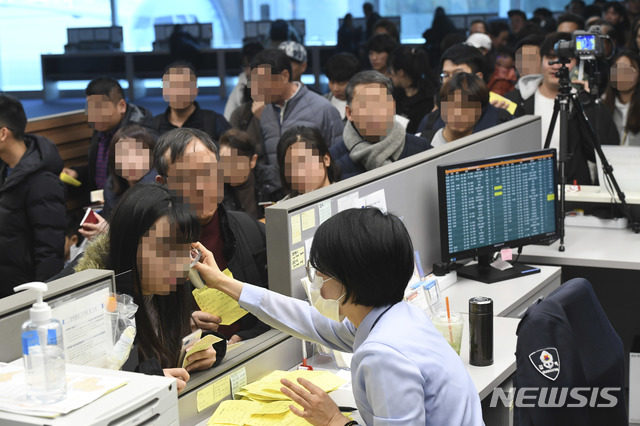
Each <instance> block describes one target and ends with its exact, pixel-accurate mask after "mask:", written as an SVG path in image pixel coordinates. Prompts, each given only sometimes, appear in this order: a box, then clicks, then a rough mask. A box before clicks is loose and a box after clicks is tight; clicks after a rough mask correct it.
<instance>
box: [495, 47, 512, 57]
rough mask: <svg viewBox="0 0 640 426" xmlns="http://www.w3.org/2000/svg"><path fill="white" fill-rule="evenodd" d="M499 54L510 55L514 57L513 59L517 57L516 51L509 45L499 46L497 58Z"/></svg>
mask: <svg viewBox="0 0 640 426" xmlns="http://www.w3.org/2000/svg"><path fill="white" fill-rule="evenodd" d="M498 56H508V57H510V58H512V59H513V60H515V59H516V53H515V52H514V51H513V49H512V48H511V47H509V46H500V47H498V48H497V49H496V58H497V57H498Z"/></svg>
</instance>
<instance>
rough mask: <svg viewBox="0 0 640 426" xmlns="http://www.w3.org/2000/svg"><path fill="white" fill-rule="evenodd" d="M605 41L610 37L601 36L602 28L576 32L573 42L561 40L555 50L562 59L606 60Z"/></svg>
mask: <svg viewBox="0 0 640 426" xmlns="http://www.w3.org/2000/svg"><path fill="white" fill-rule="evenodd" d="M603 40H609V36H604V35H602V34H600V27H592V29H591V31H574V32H573V35H572V38H571V40H560V41H558V42H557V43H556V44H555V46H554V47H553V49H554V52H555V54H556V56H557V57H558V58H560V59H569V58H579V59H596V58H604V43H603Z"/></svg>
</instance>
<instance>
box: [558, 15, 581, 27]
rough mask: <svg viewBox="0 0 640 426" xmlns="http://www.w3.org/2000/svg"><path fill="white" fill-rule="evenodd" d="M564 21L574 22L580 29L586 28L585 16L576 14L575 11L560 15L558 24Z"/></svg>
mask: <svg viewBox="0 0 640 426" xmlns="http://www.w3.org/2000/svg"><path fill="white" fill-rule="evenodd" d="M563 22H573V23H574V24H576V25H577V26H578V29H579V30H584V18H583V17H582V16H580V15H576V14H575V13H564V14H562V15H560V16H558V26H560V24H562V23H563Z"/></svg>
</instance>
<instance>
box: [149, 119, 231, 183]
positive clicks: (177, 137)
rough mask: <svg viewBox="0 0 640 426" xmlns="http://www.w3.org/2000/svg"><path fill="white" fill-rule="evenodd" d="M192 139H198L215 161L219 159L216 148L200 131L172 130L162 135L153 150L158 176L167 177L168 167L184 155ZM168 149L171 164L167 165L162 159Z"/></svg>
mask: <svg viewBox="0 0 640 426" xmlns="http://www.w3.org/2000/svg"><path fill="white" fill-rule="evenodd" d="M193 139H198V140H199V141H200V142H202V144H203V145H204V146H205V147H207V149H209V151H211V152H213V153H214V154H215V155H216V158H217V159H219V158H220V154H219V153H218V147H216V144H215V143H214V142H213V140H212V139H211V137H210V136H209V135H208V134H206V133H205V132H203V131H202V130H198V129H189V128H187V127H180V128H177V129H173V130H170V131H168V132H167V133H163V134H162V136H160V139H158V142H156V146H155V148H154V149H153V164H154V167H155V168H156V171H157V172H158V174H159V175H160V176H167V173H168V172H169V166H170V165H171V164H173V163H175V162H176V161H177V160H178V159H179V158H181V157H182V156H183V155H184V150H185V148H186V147H187V145H188V144H189V142H191V141H192V140H193ZM169 149H170V150H171V163H167V160H166V159H165V158H164V155H165V154H166V152H167V150H169Z"/></svg>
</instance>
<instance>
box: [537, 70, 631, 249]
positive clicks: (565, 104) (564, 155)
mask: <svg viewBox="0 0 640 426" xmlns="http://www.w3.org/2000/svg"><path fill="white" fill-rule="evenodd" d="M569 62H570V59H569V58H558V60H557V61H555V62H553V61H550V62H549V65H553V64H557V63H559V64H561V68H560V70H559V71H558V72H557V73H556V76H557V77H558V78H559V79H560V89H559V92H560V93H558V95H557V96H556V99H555V101H554V105H553V115H552V116H551V123H550V124H549V129H548V130H547V137H546V140H545V143H544V147H545V149H546V148H549V145H550V144H551V137H552V136H553V130H554V128H555V125H556V121H557V119H558V115H560V149H559V153H558V163H559V176H560V220H559V235H560V247H559V248H558V250H560V251H564V249H565V247H564V234H565V232H564V226H565V224H564V217H565V202H566V200H565V186H566V183H567V176H566V170H565V167H566V163H567V161H568V160H569V152H568V150H569V114H570V102H571V103H572V104H573V107H574V108H575V110H576V112H577V116H578V119H579V122H580V125H581V126H582V127H583V128H584V129H585V130H586V131H587V133H588V135H589V137H587V138H585V139H587V140H588V143H589V144H590V146H591V147H592V148H593V149H594V150H595V152H596V154H597V155H598V157H600V160H601V162H602V169H603V171H604V174H605V178H606V179H608V180H609V182H611V185H612V186H613V188H614V190H615V192H616V194H617V196H618V199H619V200H620V208H621V210H622V214H623V215H624V216H625V217H626V218H627V220H628V221H629V226H630V227H631V229H632V230H633V232H635V233H638V232H640V224H638V223H637V222H635V221H634V220H633V216H632V214H631V207H630V206H629V204H628V203H627V201H626V197H625V194H624V192H622V189H620V186H619V185H618V181H617V180H616V178H615V177H614V176H613V167H612V166H611V164H609V162H608V161H607V158H606V157H605V155H604V152H602V148H601V146H600V141H599V139H598V135H597V134H596V132H595V131H594V130H593V127H592V126H591V123H590V122H589V118H588V117H587V115H586V114H585V112H584V108H583V107H582V104H581V103H580V101H579V100H578V96H577V94H575V93H572V92H571V84H570V83H571V80H570V79H569V68H567V64H568V63H569ZM596 74H597V73H596ZM589 82H590V84H592V83H593V82H596V84H598V83H599V82H598V81H597V77H596V78H593V79H591V78H590V79H589ZM596 91H597V88H596ZM596 96H597V94H596Z"/></svg>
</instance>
